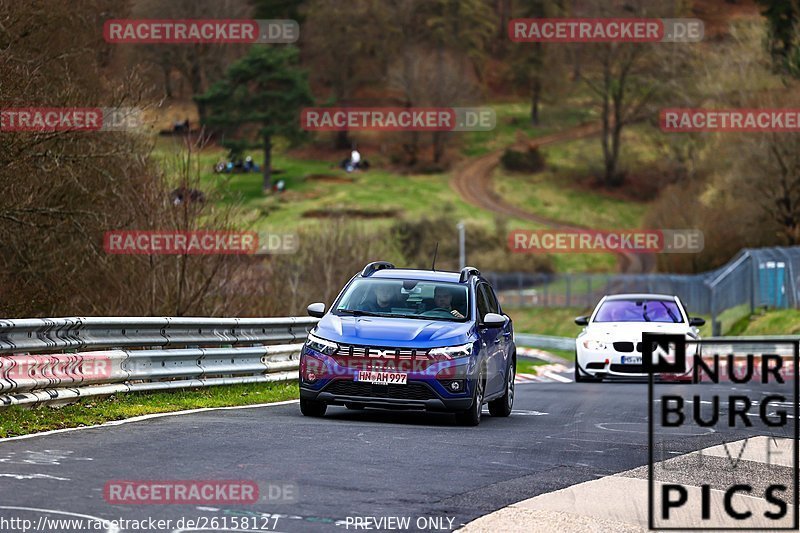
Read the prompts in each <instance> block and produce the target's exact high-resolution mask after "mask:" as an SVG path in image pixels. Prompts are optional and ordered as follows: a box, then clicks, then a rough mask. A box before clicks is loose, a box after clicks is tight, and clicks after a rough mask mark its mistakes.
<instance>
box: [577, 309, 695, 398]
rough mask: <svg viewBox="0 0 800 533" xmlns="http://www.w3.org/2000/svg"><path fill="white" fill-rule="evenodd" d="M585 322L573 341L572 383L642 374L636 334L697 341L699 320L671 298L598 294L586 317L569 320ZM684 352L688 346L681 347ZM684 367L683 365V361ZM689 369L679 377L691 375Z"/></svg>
mask: <svg viewBox="0 0 800 533" xmlns="http://www.w3.org/2000/svg"><path fill="white" fill-rule="evenodd" d="M575 323H576V324H577V325H579V326H585V327H584V328H583V331H582V332H581V333H580V334H579V335H578V338H577V339H576V341H575V381H577V382H585V381H601V380H602V379H603V378H610V377H624V378H630V377H646V376H647V374H646V373H645V371H644V366H643V364H642V333H645V332H647V333H669V334H680V335H685V336H686V338H687V339H694V340H696V339H699V338H700V335H699V332H698V329H697V328H698V327H700V326H702V325H703V324H705V320H704V319H702V318H690V317H689V316H688V315H687V314H686V309H685V307H684V305H683V303H682V302H681V300H680V298H678V297H677V296H669V295H665V294H616V295H613V296H604V297H603V299H602V300H600V303H598V304H597V307H595V309H594V312H593V313H592V314H591V316H580V317H578V318H576V319H575ZM687 351H688V350H687ZM687 366H688V365H687ZM690 373H691V369H690V368H687V374H686V375H684V376H681V377H683V378H688V379H691V375H690Z"/></svg>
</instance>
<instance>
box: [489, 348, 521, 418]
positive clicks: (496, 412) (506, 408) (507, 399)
mask: <svg viewBox="0 0 800 533" xmlns="http://www.w3.org/2000/svg"><path fill="white" fill-rule="evenodd" d="M516 374H517V360H516V359H512V360H511V363H509V365H508V374H507V376H506V392H505V394H503V395H502V396H501V397H500V398H498V399H496V400H492V401H491V402H489V414H490V415H492V416H508V415H510V414H511V409H512V408H513V407H514V377H515V376H516Z"/></svg>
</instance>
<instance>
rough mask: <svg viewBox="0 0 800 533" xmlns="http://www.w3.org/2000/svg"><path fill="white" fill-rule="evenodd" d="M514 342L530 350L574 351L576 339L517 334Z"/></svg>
mask: <svg viewBox="0 0 800 533" xmlns="http://www.w3.org/2000/svg"><path fill="white" fill-rule="evenodd" d="M514 340H515V342H516V343H517V345H519V346H527V347H529V348H543V349H547V348H551V349H553V350H574V349H575V337H556V336H553V335H533V334H529V333H515V334H514Z"/></svg>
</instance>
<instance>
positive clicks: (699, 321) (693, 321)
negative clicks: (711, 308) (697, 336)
mask: <svg viewBox="0 0 800 533" xmlns="http://www.w3.org/2000/svg"><path fill="white" fill-rule="evenodd" d="M705 324H706V319H705V318H700V317H699V316H694V317H692V318H690V319H689V325H690V326H692V327H698V328H699V327H700V326H704V325H705Z"/></svg>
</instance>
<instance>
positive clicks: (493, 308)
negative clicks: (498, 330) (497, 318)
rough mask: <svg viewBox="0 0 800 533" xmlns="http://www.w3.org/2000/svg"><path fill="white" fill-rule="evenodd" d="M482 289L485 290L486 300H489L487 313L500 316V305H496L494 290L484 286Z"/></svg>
mask: <svg viewBox="0 0 800 533" xmlns="http://www.w3.org/2000/svg"><path fill="white" fill-rule="evenodd" d="M483 288H484V289H485V290H486V298H487V299H488V300H489V312H490V313H497V314H498V315H499V314H500V304H499V303H497V296H495V294H494V290H492V287H491V286H490V285H484V286H483Z"/></svg>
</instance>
